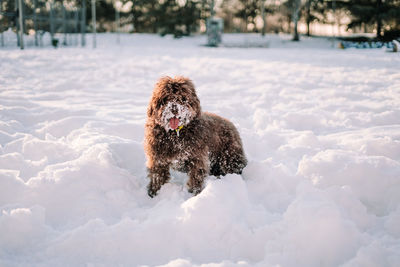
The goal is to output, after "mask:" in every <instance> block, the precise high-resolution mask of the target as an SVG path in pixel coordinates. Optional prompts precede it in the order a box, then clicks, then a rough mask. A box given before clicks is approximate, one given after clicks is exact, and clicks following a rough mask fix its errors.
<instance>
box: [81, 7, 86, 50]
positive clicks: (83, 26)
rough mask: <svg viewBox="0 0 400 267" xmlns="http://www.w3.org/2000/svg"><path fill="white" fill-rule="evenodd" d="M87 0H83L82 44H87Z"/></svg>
mask: <svg viewBox="0 0 400 267" xmlns="http://www.w3.org/2000/svg"><path fill="white" fill-rule="evenodd" d="M85 33H86V0H82V7H81V34H82V35H81V46H85V45H86V38H85Z"/></svg>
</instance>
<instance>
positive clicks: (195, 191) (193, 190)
mask: <svg viewBox="0 0 400 267" xmlns="http://www.w3.org/2000/svg"><path fill="white" fill-rule="evenodd" d="M202 190H203V189H202V188H201V187H190V188H189V189H188V191H189V193H191V194H193V195H195V196H197V195H198V194H200V192H201V191H202Z"/></svg>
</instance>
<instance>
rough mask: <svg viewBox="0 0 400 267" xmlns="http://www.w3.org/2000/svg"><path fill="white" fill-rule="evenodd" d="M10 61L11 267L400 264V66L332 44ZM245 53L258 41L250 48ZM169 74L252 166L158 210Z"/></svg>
mask: <svg viewBox="0 0 400 267" xmlns="http://www.w3.org/2000/svg"><path fill="white" fill-rule="evenodd" d="M90 40H91V38H90V36H88V42H89V45H88V47H87V48H79V47H74V48H59V49H53V48H50V47H47V48H40V49H38V48H33V47H30V48H29V47H28V49H26V50H24V51H20V50H18V49H16V48H15V47H11V46H8V47H6V48H3V49H0V210H1V211H0V266H2V267H3V266H5V267H6V266H7V267H8V266H141V265H145V266H159V265H161V266H171V267H172V266H179V267H186V266H226V267H227V266H263V267H264V266H285V267H286V266H289V267H292V266H293V267H294V266H307V267H308V266H310V267H312V266H377V267H378V266H379V267H381V266H392V267H397V266H400V53H397V54H396V53H387V52H385V50H384V49H383V50H382V49H375V50H373V49H371V50H339V49H335V48H333V47H332V43H331V41H328V40H324V39H317V40H310V39H307V40H303V41H302V42H300V43H291V42H288V41H287V40H288V38H287V37H285V36H280V37H278V36H267V37H265V39H264V40H262V39H260V38H259V37H255V36H250V35H249V36H243V35H231V36H226V37H225V41H226V42H231V44H232V43H236V44H243V42H244V43H246V42H247V44H249V43H254V42H260V43H263V42H265V41H267V42H268V46H269V48H248V49H243V48H227V47H224V48H207V47H204V46H201V44H204V43H205V42H206V41H205V37H201V36H200V37H193V38H184V39H179V40H174V39H172V38H169V37H166V38H161V37H158V36H153V35H130V36H128V35H124V36H121V45H117V44H116V41H115V40H116V39H115V36H111V35H99V36H98V48H97V49H96V50H93V49H91V46H90ZM249 40H250V41H249ZM162 75H170V76H174V75H185V76H188V77H190V78H191V79H192V80H193V81H194V83H195V85H196V87H197V91H198V95H199V97H200V101H201V104H202V108H203V110H207V111H210V112H214V113H217V114H219V115H222V116H224V117H226V118H228V119H230V120H231V121H232V122H233V123H234V124H235V125H236V126H237V128H238V130H239V132H240V133H241V136H242V140H243V143H244V147H245V151H246V154H247V157H248V159H249V164H248V166H247V167H246V168H245V170H244V173H243V175H241V176H239V175H228V176H226V177H224V178H223V179H220V180H217V179H215V177H208V179H207V183H206V187H205V189H204V190H203V192H202V193H201V194H199V195H197V196H195V197H193V196H192V195H191V194H189V193H188V192H187V189H186V186H185V183H186V179H187V178H186V177H185V175H183V174H180V173H173V180H172V181H171V183H169V184H167V185H165V186H164V187H163V188H162V189H161V192H160V193H159V194H158V196H156V197H155V198H153V199H151V198H149V197H148V196H147V192H146V185H147V182H148V181H147V178H146V169H145V156H144V152H143V145H142V142H143V131H144V122H145V118H146V117H145V114H146V107H147V104H148V101H149V98H150V95H151V92H152V88H153V85H154V83H155V82H156V81H157V79H158V78H159V77H160V76H162Z"/></svg>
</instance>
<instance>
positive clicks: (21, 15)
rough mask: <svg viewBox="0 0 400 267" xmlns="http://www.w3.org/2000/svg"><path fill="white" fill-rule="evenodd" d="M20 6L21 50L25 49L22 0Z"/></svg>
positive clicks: (19, 1)
mask: <svg viewBox="0 0 400 267" xmlns="http://www.w3.org/2000/svg"><path fill="white" fill-rule="evenodd" d="M18 6H19V8H18V9H19V32H20V47H21V50H23V49H24V12H23V9H24V6H23V5H22V0H18Z"/></svg>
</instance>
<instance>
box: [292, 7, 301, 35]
mask: <svg viewBox="0 0 400 267" xmlns="http://www.w3.org/2000/svg"><path fill="white" fill-rule="evenodd" d="M300 5H301V0H295V1H294V8H293V22H294V34H293V41H299V40H300V38H299V33H298V31H297V24H298V22H299V16H300V14H299V13H300Z"/></svg>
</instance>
